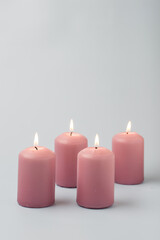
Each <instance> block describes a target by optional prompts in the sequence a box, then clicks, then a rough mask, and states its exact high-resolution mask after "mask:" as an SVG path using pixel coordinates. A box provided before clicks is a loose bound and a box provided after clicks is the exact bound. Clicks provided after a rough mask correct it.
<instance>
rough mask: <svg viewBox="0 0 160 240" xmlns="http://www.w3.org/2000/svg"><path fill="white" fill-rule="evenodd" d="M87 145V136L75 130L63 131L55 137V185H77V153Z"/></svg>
mask: <svg viewBox="0 0 160 240" xmlns="http://www.w3.org/2000/svg"><path fill="white" fill-rule="evenodd" d="M87 146H88V141H87V138H86V137H85V136H83V135H81V134H79V133H75V132H71V133H70V132H66V133H63V134H61V135H60V136H58V137H57V138H56V139H55V153H56V184H57V185H59V186H61V187H71V188H72V187H76V186H77V154H78V153H79V152H80V151H81V150H82V149H84V148H86V147H87Z"/></svg>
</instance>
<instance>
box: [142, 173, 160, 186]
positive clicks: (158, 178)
mask: <svg viewBox="0 0 160 240" xmlns="http://www.w3.org/2000/svg"><path fill="white" fill-rule="evenodd" d="M148 183H155V184H157V183H160V175H152V176H146V177H145V178H144V182H143V184H148Z"/></svg>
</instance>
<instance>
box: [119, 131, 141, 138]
mask: <svg viewBox="0 0 160 240" xmlns="http://www.w3.org/2000/svg"><path fill="white" fill-rule="evenodd" d="M115 136H120V137H122V138H125V137H128V138H129V137H130V138H132V137H142V136H141V135H139V134H138V133H136V132H120V133H118V134H116V135H115Z"/></svg>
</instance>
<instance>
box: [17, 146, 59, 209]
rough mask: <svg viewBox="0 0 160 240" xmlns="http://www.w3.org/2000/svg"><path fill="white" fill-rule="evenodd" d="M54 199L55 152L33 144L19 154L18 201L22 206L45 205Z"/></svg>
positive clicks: (37, 206) (35, 206) (50, 203)
mask: <svg viewBox="0 0 160 240" xmlns="http://www.w3.org/2000/svg"><path fill="white" fill-rule="evenodd" d="M54 201H55V153H54V152H52V151H51V150H49V149H47V148H45V147H40V146H37V145H36V146H35V147H30V148H27V149H25V150H23V151H22V152H20V154H19V164H18V203H19V204H20V205H21V206H24V207H30V208H40V207H47V206H50V205H52V204H53V203H54Z"/></svg>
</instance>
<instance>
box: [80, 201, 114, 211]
mask: <svg viewBox="0 0 160 240" xmlns="http://www.w3.org/2000/svg"><path fill="white" fill-rule="evenodd" d="M113 203H114V202H111V203H108V204H106V205H96V206H95V205H88V204H83V203H80V202H78V201H77V204H78V205H79V206H80V207H83V208H88V209H104V208H109V207H111V206H112V205H113Z"/></svg>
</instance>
